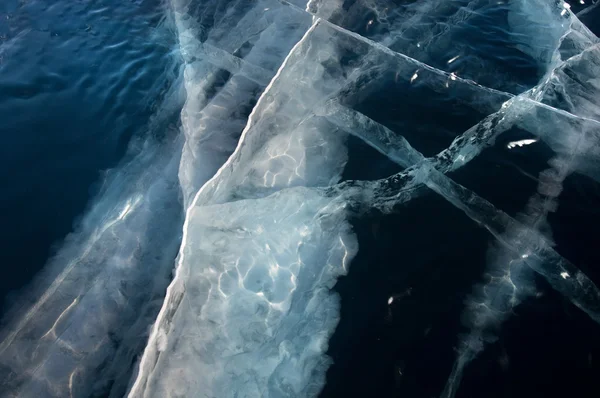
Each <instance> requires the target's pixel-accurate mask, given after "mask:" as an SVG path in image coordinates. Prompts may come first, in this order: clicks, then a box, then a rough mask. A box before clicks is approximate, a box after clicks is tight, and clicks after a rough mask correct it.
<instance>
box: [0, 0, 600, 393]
mask: <svg viewBox="0 0 600 398" xmlns="http://www.w3.org/2000/svg"><path fill="white" fill-rule="evenodd" d="M140 4H141V5H144V3H143V2H141V3H140ZM140 4H137V3H136V4H134V5H130V6H128V7H132V8H131V10H130V11H128V12H131V13H132V15H135V16H134V17H132V18H130V19H127V20H128V21H129V23H131V24H133V25H134V27H135V26H137V25H135V23H136V21H138V19H139V21H140V24H141V25H142V26H146V25H145V23H146V21H148V19H146V18H144V17H143V14H137V13H138V12H141V10H142V9H143V8H144V7H141V5H140ZM163 6H164V7H162V6H156V10H162V12H163V13H164V19H159V20H158V21H157V22H156V23H155V25H152V26H153V28H152V29H151V30H152V31H153V32H163V34H164V32H170V33H172V34H175V37H176V43H174V44H172V48H173V49H172V50H171V52H168V54H169V55H168V56H167V55H165V56H164V57H165V58H161V62H162V64H160V65H162V69H161V71H160V72H156V71H155V72H148V73H150V74H152V73H154V76H156V79H157V81H161V82H162V86H161V89H156V90H155V91H149V92H150V94H149V95H151V97H152V104H153V105H152V106H151V107H150V108H151V109H152V112H154V113H152V115H151V116H148V117H147V120H146V122H145V123H146V124H144V126H145V127H144V131H149V132H150V133H146V134H142V133H137V134H133V138H131V140H129V149H128V150H127V151H126V155H125V158H124V160H122V161H121V162H120V163H118V164H117V165H116V166H114V167H113V169H112V170H111V171H110V172H109V173H108V174H107V178H106V180H105V182H104V185H103V188H102V189H101V190H100V191H99V193H98V194H96V196H94V197H93V198H91V199H90V200H89V203H88V209H87V210H86V212H85V213H84V215H83V217H82V219H81V221H80V222H79V223H78V224H76V227H75V229H74V233H73V234H72V235H71V236H70V237H68V238H67V239H66V240H65V241H64V243H62V245H61V246H60V248H59V249H58V250H57V251H56V255H55V256H54V257H53V258H52V259H51V260H49V262H48V264H47V265H46V266H45V269H46V271H44V273H42V274H41V276H39V277H37V279H36V281H37V282H35V283H34V284H33V285H32V287H31V288H29V289H26V290H25V291H24V293H23V297H24V298H23V299H22V300H21V301H18V304H16V305H15V306H13V309H12V311H10V312H9V313H8V315H7V321H6V322H5V324H4V327H3V330H2V335H1V336H2V342H1V343H0V378H1V380H2V385H1V386H0V392H1V393H2V394H3V395H6V396H23V397H29V396H31V397H33V396H57V397H66V396H72V397H85V396H91V395H110V396H123V395H127V396H129V397H132V398H133V397H218V398H221V397H312V396H318V395H321V396H332V397H333V396H406V397H431V396H440V397H444V398H450V397H454V396H456V397H470V396H476V397H500V396H511V397H525V396H527V397H530V396H552V395H553V394H557V396H558V395H561V396H562V395H564V394H569V395H572V396H581V397H583V396H589V397H595V396H597V395H598V393H600V387H598V386H597V384H596V383H595V382H596V377H595V376H594V375H595V374H597V372H598V370H600V369H599V365H598V364H597V360H596V359H595V358H596V356H597V355H600V340H598V339H597V335H598V333H599V332H600V327H599V325H598V322H600V290H599V289H598V287H597V284H598V283H600V272H599V271H598V269H597V265H598V261H599V260H600V256H599V255H598V254H597V250H595V245H594V243H597V241H598V236H599V235H598V233H597V221H600V213H599V212H598V204H599V203H600V202H599V199H600V196H599V192H600V189H599V188H600V187H599V185H598V184H599V183H600V39H598V37H597V36H596V34H595V33H594V29H597V28H598V26H597V22H595V21H596V20H597V19H595V17H600V15H599V12H598V9H599V8H597V7H596V4H594V3H589V4H586V3H585V1H581V2H579V3H577V4H568V3H564V2H562V1H555V0H514V1H509V0H506V1H503V0H501V1H496V0H494V1H488V0H471V1H466V0H464V1H463V0H439V1H438V0H416V1H403V0H310V1H305V0H304V1H303V0H289V1H284V0H255V1H226V0H213V1H197V0H171V1H170V2H168V3H166V4H164V5H163ZM136 7H137V8H136ZM126 8H127V7H126ZM107 10H111V9H110V8H107ZM128 10H129V9H128ZM107 12H112V11H107ZM114 12H116V11H114ZM69 15H70V14H69ZM73 15H78V14H77V13H76V12H74V13H73ZM73 18H76V17H75V16H73ZM136 18H138V19H136ZM594 23H596V25H594ZM131 29H132V30H131V32H130V34H131V35H133V37H140V41H141V42H142V44H140V45H141V46H142V47H143V48H146V47H147V46H149V47H148V48H154V47H153V46H152V43H154V41H153V40H156V37H155V36H152V37H151V38H150V39H149V38H148V36H147V34H146V33H145V32H143V31H142V32H140V31H139V30H136V29H134V28H131ZM596 33H597V32H596ZM161 37H162V36H161ZM13 40H14V42H15V43H18V41H17V39H13ZM7 43H9V42H8V41H7ZM7 43H4V44H3V46H4V47H0V51H11V47H10V45H8V44H7ZM131 45H132V46H133V48H137V44H136V43H133V44H131ZM167 46H168V45H167ZM3 49H5V50H3ZM132 51H133V50H132ZM92 54H94V56H98V57H100V56H101V55H100V54H98V52H92ZM134 58H135V56H134ZM123 62H124V63H125V61H123ZM132 62H136V61H135V60H134V61H132ZM148 62H150V61H145V62H144V63H142V65H146V63H148ZM150 64H151V65H157V61H152V62H150ZM142 69H143V68H142ZM143 70H145V69H143ZM111 73H113V72H111ZM111 73H109V75H111ZM114 73H116V72H114ZM140 73H141V72H140ZM116 75H117V76H119V74H118V73H116ZM130 78H131V77H130ZM65 84H66V86H67V87H68V86H69V83H65ZM157 84H159V83H157ZM86 90H87V89H86ZM86 90H84V92H86V93H87V92H89V91H86ZM130 90H131V89H130V88H129V89H128V90H124V91H125V92H127V93H130V92H132V91H130ZM113 97H117V98H119V96H118V95H115V96H108V97H107V98H108V99H107V100H109V101H110V100H112V98H113ZM128 98H129V97H128ZM137 101H138V99H133V98H131V99H128V100H124V105H123V106H125V105H126V104H130V103H137ZM28 104H29V106H31V104H30V103H28ZM13 106H14V105H13ZM111 109H112V108H111ZM126 113H127V112H126ZM174 115H175V117H173V116H174ZM88 118H90V119H93V117H92V116H88ZM177 248H179V249H178V253H177ZM171 270H173V273H172V278H169V272H170V271H171ZM165 290H166V293H165Z"/></svg>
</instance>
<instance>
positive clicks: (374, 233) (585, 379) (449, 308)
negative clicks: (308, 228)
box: [0, 0, 600, 398]
mask: <svg viewBox="0 0 600 398" xmlns="http://www.w3.org/2000/svg"><path fill="white" fill-rule="evenodd" d="M576 7H577V5H576V4H574V9H575V11H577V9H576ZM598 9H600V8H597V9H596V11H592V12H589V13H587V14H584V15H582V18H581V19H582V20H583V22H585V23H586V24H588V26H589V27H590V29H592V30H593V31H595V33H596V34H598V32H599V31H600V23H598V21H600V13H599V12H598V11H597V10H598ZM165 15H166V13H165V8H164V4H163V3H162V2H161V1H159V0H140V1H115V0H99V1H91V0H82V1H57V2H53V1H44V0H33V1H26V2H22V1H18V0H4V1H2V3H1V4H0V139H1V140H2V145H0V186H1V187H2V195H0V220H2V226H1V227H0V245H1V250H0V300H2V302H1V303H2V304H5V303H6V302H10V299H11V297H12V292H14V291H18V290H19V289H21V288H22V287H23V286H25V285H26V284H27V283H28V282H30V281H31V280H32V278H33V277H34V276H35V275H36V274H37V273H38V272H39V271H40V270H41V269H42V268H43V266H44V264H45V263H46V261H47V260H48V258H50V257H51V256H52V255H53V254H54V253H55V251H56V248H57V247H58V246H59V245H60V242H61V241H62V240H63V239H64V238H65V236H66V235H67V234H69V233H70V232H72V231H74V228H75V225H77V222H78V220H79V219H80V217H81V216H82V215H83V214H84V213H85V211H86V208H87V206H89V204H90V202H91V201H92V199H93V198H94V197H95V195H96V194H97V193H98V192H99V191H100V190H101V189H102V181H103V178H104V176H105V171H106V170H107V169H110V168H114V167H115V166H117V165H118V164H120V163H123V162H126V161H127V160H128V159H130V158H131V157H132V156H134V155H135V151H136V150H135V148H134V149H133V152H131V150H130V151H129V152H128V150H127V148H128V147H129V145H130V143H131V142H132V140H136V139H139V140H141V141H144V140H145V139H147V138H153V139H156V140H160V139H162V138H163V137H162V136H163V135H165V134H166V131H168V130H169V128H168V126H172V125H174V124H177V119H178V115H177V112H172V113H169V114H168V115H166V116H164V118H163V119H161V120H162V121H161V123H162V124H160V126H162V127H161V128H156V127H155V125H154V124H152V122H153V120H155V118H156V115H159V114H161V112H160V111H161V109H160V107H161V106H162V105H163V99H164V97H165V95H166V93H167V91H168V89H169V88H170V87H171V86H172V85H173V84H176V83H175V79H176V76H177V67H178V63H177V60H176V58H177V55H176V54H174V52H173V48H174V46H175V34H174V33H173V32H172V31H170V30H169V29H168V24H166V23H165ZM494 15H495V14H492V15H491V16H487V17H486V18H487V19H486V18H482V19H481V21H480V22H481V26H476V25H472V26H470V27H465V28H464V29H463V30H461V31H460V34H461V35H473V37H477V38H480V39H481V40H482V41H485V40H484V39H485V37H481V36H479V35H478V32H480V31H486V29H487V27H489V26H491V25H490V23H491V22H492V21H490V20H489V18H492V17H494ZM366 17H368V16H366ZM498 18H500V16H499V17H498ZM473 46H475V47H477V41H474V42H473ZM477 50H478V51H479V53H480V54H485V53H486V51H493V50H492V49H486V47H485V45H484V44H482V47H479V48H477ZM442 55H447V54H442ZM503 56H504V57H505V58H504V61H505V62H504V64H503V65H504V68H505V70H506V73H510V74H513V75H517V76H520V77H521V79H520V80H519V84H518V85H517V86H512V87H498V88H504V89H506V90H508V91H511V90H517V91H519V90H520V91H522V90H523V89H524V88H527V87H529V86H531V85H532V84H534V83H535V82H536V81H537V78H539V76H538V75H537V73H538V71H537V70H536V69H535V67H534V66H532V64H531V62H530V60H529V59H527V57H525V56H524V55H523V54H521V55H519V54H517V53H515V52H514V51H513V50H511V49H510V48H508V47H507V48H506V53H504V54H494V57H496V58H502V57H503ZM519 56H521V58H519ZM442 58H443V57H442ZM446 58H447V57H446ZM490 58H493V57H490ZM429 61H430V63H431V64H433V65H435V62H436V61H435V60H434V59H431V60H429ZM496 61H498V59H497V60H496ZM500 61H502V59H501V60H500ZM440 62H441V61H440ZM500 63H502V62H500ZM440 66H441V64H440ZM457 67H459V66H457ZM486 78H487V79H489V81H487V83H489V84H488V85H490V86H493V85H494V84H495V83H498V84H500V83H499V82H494V80H493V79H492V77H489V76H488V77H486ZM484 80H485V79H484ZM482 83H486V82H485V81H482ZM397 100H398V98H397V97H396V96H395V92H394V89H393V88H388V89H382V90H380V91H378V92H376V93H375V94H373V96H372V97H371V98H369V99H368V101H365V104H363V105H362V108H361V107H359V108H358V109H359V110H360V111H361V112H363V113H365V114H367V115H370V116H373V115H376V116H377V119H378V120H384V121H386V123H387V124H388V127H390V128H392V129H393V126H394V125H395V123H397V121H398V120H401V119H403V118H407V117H410V116H415V117H420V118H421V119H422V120H421V121H420V122H421V123H422V124H423V125H426V124H427V122H428V119H429V118H436V117H438V118H439V117H442V116H440V115H439V114H437V113H436V112H435V107H434V106H433V104H429V103H428V102H427V101H428V97H427V96H426V94H425V93H424V94H423V103H422V110H423V113H422V114H420V115H409V114H404V113H403V112H402V110H401V109H400V108H394V106H393V105H392V104H395V103H396V104H397ZM448 101H449V102H448V103H452V99H451V98H450V99H448ZM440 106H442V105H440ZM460 112H462V110H461V111H460ZM456 115H460V116H459V117H456ZM453 116H454V119H452V117H450V118H448V120H445V123H444V125H445V126H448V127H449V129H448V130H447V131H437V132H435V133H436V134H435V135H433V136H432V135H428V136H427V137H426V138H425V137H424V136H423V135H415V136H414V137H407V138H409V141H410V142H411V143H414V144H415V146H417V147H418V149H419V150H421V151H422V152H423V153H425V154H427V155H430V154H434V153H436V152H438V151H439V150H440V149H442V148H444V147H446V146H447V144H448V143H449V142H450V141H451V140H452V138H453V137H454V136H455V135H456V134H458V133H460V132H462V131H464V130H465V129H466V128H468V127H469V126H471V125H472V124H474V123H476V122H477V121H478V120H480V119H481V115H480V114H476V113H469V112H467V111H464V112H463V113H459V112H457V113H455V114H454V115H453ZM373 117H374V116H373ZM151 125H152V126H154V127H153V128H150V127H149V126H151ZM515 134H517V133H515ZM150 136H151V137H150ZM432 137H434V138H435V139H431V138H432ZM506 139H509V136H507V137H506ZM349 149H350V156H349V158H350V159H351V163H349V164H348V166H347V168H346V171H345V173H346V175H345V176H344V177H345V178H355V179H375V178H381V177H383V176H386V175H390V174H392V173H394V172H396V171H398V166H396V165H394V164H392V163H391V162H389V161H388V160H387V159H385V158H384V157H383V156H381V155H380V154H378V153H377V152H375V151H369V150H365V148H364V147H363V146H362V145H361V144H359V143H358V142H353V141H352V139H351V140H350V142H349ZM353 151H355V152H354V153H360V154H361V156H352V155H353ZM488 151H489V152H488V153H487V154H486V156H482V157H480V159H477V160H474V161H473V165H477V167H471V168H469V171H468V172H467V171H461V172H457V173H456V175H455V176H454V178H455V179H456V181H457V182H461V183H462V182H463V181H468V182H469V184H471V188H477V190H478V192H479V193H480V194H482V195H483V196H484V197H486V198H487V199H489V200H490V201H491V202H492V203H494V204H495V205H496V206H498V207H499V208H502V209H504V210H505V211H507V212H508V213H510V214H515V213H516V212H518V211H519V210H521V209H522V208H523V207H524V204H525V203H526V202H527V200H528V198H529V197H530V196H531V195H532V193H533V192H535V189H536V186H537V185H536V184H537V183H536V181H534V180H532V179H531V178H529V177H528V176H530V175H535V174H536V173H539V171H541V170H542V169H543V168H544V166H545V164H546V161H547V160H548V156H547V154H546V153H544V151H543V149H542V150H540V152H539V153H537V154H536V156H535V158H533V159H532V158H530V157H529V156H519V155H518V153H517V155H516V156H515V157H512V158H511V159H510V160H507V158H506V157H505V156H504V154H503V153H501V152H494V151H495V149H493V148H492V149H489V150H488ZM361 157H362V159H365V161H366V160H367V159H368V160H369V163H371V164H376V165H378V166H376V167H373V168H371V169H368V170H366V169H364V168H362V167H361V162H359V161H357V160H356V159H361ZM478 162H479V163H478ZM490 169H494V170H496V171H497V172H496V174H494V176H493V178H490V176H489V173H488V172H487V170H490ZM562 195H563V196H562V199H561V212H559V213H557V214H556V215H551V216H550V217H549V223H550V224H551V226H552V229H553V231H554V234H553V237H554V240H555V242H556V244H557V246H556V249H557V251H558V252H559V253H560V254H562V255H563V256H565V257H567V258H569V259H570V260H571V261H572V262H573V263H574V264H575V265H577V266H578V267H579V268H581V269H582V270H583V271H584V272H585V273H586V274H587V275H589V276H590V277H591V278H592V279H593V280H594V281H595V282H596V283H600V271H599V269H598V267H597V265H598V264H599V263H600V254H599V253H598V251H597V248H596V246H597V242H598V241H597V234H594V233H593V232H592V231H595V230H596V229H597V227H596V226H597V225H599V224H600V210H598V209H600V207H599V206H598V205H599V204H600V187H598V185H597V184H596V183H594V182H592V181H591V180H589V179H587V178H586V177H583V176H579V175H574V176H571V177H569V178H568V179H567V181H566V183H565V190H564V192H563V194H562ZM432 209H433V210H432ZM440 226H441V227H440ZM354 228H355V231H356V233H357V235H358V239H359V243H360V251H359V253H358V255H357V257H356V258H355V260H354V261H353V263H352V268H351V272H350V273H349V275H348V276H346V277H342V278H341V279H340V280H339V281H338V283H337V285H336V287H335V290H336V291H337V292H339V293H340V295H341V302H342V306H341V322H340V324H339V325H338V327H337V329H336V332H335V333H334V335H333V337H332V339H331V341H330V345H329V351H328V354H329V355H330V356H331V357H332V358H333V360H334V364H333V365H332V366H331V368H330V369H329V371H328V373H327V385H326V387H325V389H324V390H323V392H322V394H321V396H323V397H342V396H350V397H353V396H357V397H375V396H376V397H379V396H381V397H393V396H402V397H427V398H429V397H434V396H438V395H439V393H440V391H441V390H442V389H443V386H444V384H445V382H446V380H447V377H448V370H449V369H450V368H451V366H452V363H453V361H454V359H455V352H454V351H453V349H452V347H454V346H455V345H456V341H457V337H456V336H457V335H459V334H460V333H462V332H465V330H464V329H463V327H462V326H461V321H460V316H461V313H462V312H463V309H464V299H465V297H466V295H468V294H469V293H470V292H471V290H472V285H473V284H474V283H476V282H478V281H480V280H481V279H482V274H483V271H484V264H485V262H486V252H487V251H488V248H489V241H490V240H491V239H490V236H489V235H488V234H487V232H485V230H484V229H482V228H480V227H479V226H477V225H476V224H475V223H473V222H472V221H471V220H470V219H468V218H466V217H465V216H464V214H463V213H462V212H460V211H459V210H456V209H455V208H454V207H453V206H451V205H450V204H449V203H448V202H447V201H445V200H443V199H441V198H440V197H438V196H437V195H436V196H433V195H429V196H427V197H424V198H422V199H420V200H418V201H412V202H410V203H409V204H408V205H406V206H405V208H403V209H401V210H400V211H399V212H398V213H397V214H395V215H394V216H392V217H390V216H386V217H385V218H383V217H379V216H378V215H377V214H373V215H371V217H369V218H367V219H363V220H360V221H355V223H354ZM474 237H475V238H474ZM407 253H412V255H409V254H407ZM415 253H418V255H416V254H415ZM536 284H537V289H538V291H539V295H538V297H536V298H535V299H531V300H528V301H527V302H525V303H524V304H522V305H520V306H519V307H518V308H517V309H516V311H515V314H514V315H513V316H512V317H511V318H510V319H509V320H508V321H507V322H506V324H505V325H504V327H503V328H502V330H501V332H500V334H499V338H498V340H497V341H496V342H495V343H493V344H491V345H490V346H489V347H488V349H486V350H485V351H484V352H483V353H482V354H481V355H480V356H479V357H478V358H477V359H475V360H474V361H473V362H472V363H471V364H470V366H468V367H467V370H466V373H465V376H464V379H463V382H462V384H461V388H460V390H459V392H458V393H457V397H461V398H462V397H528V398H530V397H545V396H577V397H597V396H598V395H599V391H600V389H599V388H598V386H597V375H598V374H600V373H599V372H600V339H598V333H599V329H598V327H597V325H595V324H593V322H592V321H591V320H590V319H589V318H588V317H587V316H586V315H585V314H583V313H582V312H581V311H579V310H578V309H576V308H575V307H573V305H572V304H570V303H569V302H568V301H566V300H565V299H564V298H562V297H561V296H560V295H559V294H557V293H556V292H554V290H553V289H552V288H551V287H549V286H547V284H546V282H544V281H543V280H536ZM390 297H394V301H393V303H392V304H388V299H389V298H390Z"/></svg>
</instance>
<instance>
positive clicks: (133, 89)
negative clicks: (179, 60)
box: [0, 0, 176, 301]
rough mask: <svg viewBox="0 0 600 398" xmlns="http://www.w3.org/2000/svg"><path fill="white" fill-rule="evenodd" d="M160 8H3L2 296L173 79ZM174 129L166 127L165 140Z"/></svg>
mask: <svg viewBox="0 0 600 398" xmlns="http://www.w3.org/2000/svg"><path fill="white" fill-rule="evenodd" d="M164 18H165V12H164V6H163V5H162V4H161V1H160V0H140V1H112V0H100V1H46V0H33V1H26V2H22V1H18V0H14V1H13V0H6V1H2V2H1V4H0V120H1V123H0V137H1V140H2V145H0V162H1V164H0V184H1V186H2V195H1V196H0V219H1V220H2V228H1V229H0V234H1V236H0V242H2V250H0V253H1V254H0V264H2V266H1V267H0V297H1V300H2V301H4V299H5V297H6V294H7V293H8V292H10V291H13V290H15V289H19V288H21V287H22V286H23V285H25V284H26V283H27V282H28V281H30V280H31V278H32V276H33V275H34V274H36V272H38V271H39V270H40V269H41V268H42V266H43V265H44V263H45V261H46V260H47V259H48V257H49V256H51V255H52V253H53V252H54V250H55V249H56V247H55V245H59V244H60V241H62V239H63V238H64V237H65V235H66V234H68V233H69V232H71V231H73V228H74V223H75V222H76V220H77V219H78V217H80V216H81V215H82V214H83V213H84V209H85V208H86V204H88V202H89V200H90V198H92V197H93V196H94V194H95V193H96V192H97V191H98V190H99V189H100V187H101V184H102V181H103V173H104V171H105V170H107V169H109V168H111V167H114V166H116V165H117V163H118V162H119V161H120V160H121V159H122V158H123V156H124V155H125V153H126V149H127V146H128V144H129V142H130V140H131V139H132V137H141V138H142V139H143V138H144V137H145V136H146V135H149V134H160V133H161V131H160V129H154V130H152V131H150V130H149V129H148V128H147V126H148V123H149V120H150V118H151V117H152V116H153V115H156V114H157V112H158V109H157V104H160V102H161V96H162V95H163V94H164V92H165V91H166V90H167V88H168V86H169V85H170V84H171V83H172V80H173V76H174V72H175V71H174V67H175V66H176V65H175V63H174V62H173V58H174V56H173V53H172V51H173V45H174V43H175V37H174V34H173V33H172V32H170V31H169V30H168V29H166V28H165V26H164V24H163V21H164ZM162 133H164V131H163V132H162Z"/></svg>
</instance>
